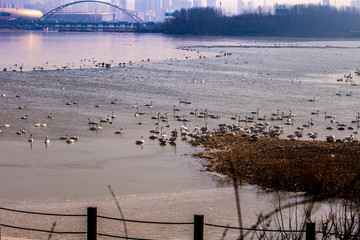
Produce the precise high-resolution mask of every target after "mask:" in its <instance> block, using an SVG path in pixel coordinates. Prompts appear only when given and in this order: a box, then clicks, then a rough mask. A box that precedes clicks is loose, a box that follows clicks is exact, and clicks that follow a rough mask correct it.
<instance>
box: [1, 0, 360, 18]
mask: <svg viewBox="0 0 360 240" xmlns="http://www.w3.org/2000/svg"><path fill="white" fill-rule="evenodd" d="M74 1H75V0H57V1H55V0H48V1H45V0H0V3H3V4H2V6H3V7H13V8H33V9H37V10H41V11H43V12H47V11H50V10H51V9H53V8H55V7H57V6H60V5H62V4H66V3H69V2H74ZM102 1H104V2H108V3H112V4H114V5H117V6H119V7H122V8H125V9H127V10H130V11H133V12H134V13H135V14H136V15H137V16H138V17H139V18H141V19H143V20H144V21H153V22H157V21H163V20H164V17H165V15H166V14H165V13H171V12H173V11H175V10H178V9H180V8H191V7H217V8H221V10H222V11H223V12H224V13H225V14H227V15H228V14H241V13H244V12H253V11H256V10H257V9H258V8H259V7H261V8H262V9H265V10H266V11H272V7H273V6H274V5H275V4H286V5H295V4H320V5H330V6H337V7H339V6H350V5H352V6H353V7H356V8H360V0H342V1H340V0H102ZM0 6H1V5H0ZM65 11H66V12H79V13H80V12H82V13H84V12H95V13H99V12H111V11H113V10H111V7H110V6H107V5H101V4H100V5H99V4H92V3H83V4H76V5H73V6H70V7H69V8H67V10H65ZM113 12H115V15H116V19H119V20H120V19H122V18H123V14H122V13H121V12H120V11H119V10H114V11H113Z"/></svg>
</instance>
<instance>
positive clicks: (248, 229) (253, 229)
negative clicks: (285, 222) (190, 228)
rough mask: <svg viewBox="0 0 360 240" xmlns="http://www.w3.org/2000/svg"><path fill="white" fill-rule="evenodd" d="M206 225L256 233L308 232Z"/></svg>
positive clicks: (206, 224)
mask: <svg viewBox="0 0 360 240" xmlns="http://www.w3.org/2000/svg"><path fill="white" fill-rule="evenodd" d="M204 225H205V226H209V227H218V228H229V229H237V230H245V231H256V232H288V233H296V232H306V230H276V229H257V228H240V227H231V226H222V225H216V224H210V223H204Z"/></svg>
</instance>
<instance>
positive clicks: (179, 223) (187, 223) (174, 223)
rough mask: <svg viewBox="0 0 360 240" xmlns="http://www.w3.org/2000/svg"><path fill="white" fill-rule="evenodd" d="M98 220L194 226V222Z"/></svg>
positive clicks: (109, 218) (111, 218)
mask: <svg viewBox="0 0 360 240" xmlns="http://www.w3.org/2000/svg"><path fill="white" fill-rule="evenodd" d="M97 217H98V218H103V219H108V220H117V221H124V222H133V223H148V224H163V225H194V223H193V222H151V221H141V220H130V219H121V218H113V217H105V216H97Z"/></svg>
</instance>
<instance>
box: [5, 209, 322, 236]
mask: <svg viewBox="0 0 360 240" xmlns="http://www.w3.org/2000/svg"><path fill="white" fill-rule="evenodd" d="M0 210H3V211H9V212H16V213H23V214H31V215H40V216H52V217H82V218H85V217H86V218H87V231H55V230H54V227H55V222H54V225H53V229H51V230H46V229H38V228H30V227H20V226H14V225H10V224H5V223H0V226H1V227H4V228H11V229H16V230H27V231H33V232H40V233H47V234H59V235H87V239H88V240H96V239H97V236H102V237H108V238H117V239H134V240H152V239H151V238H137V237H130V236H120V235H113V234H110V233H101V232H97V219H104V220H111V221H118V222H119V221H121V222H127V223H138V224H151V225H171V226H174V225H178V226H179V225H182V226H184V225H185V226H190V227H193V230H194V235H193V236H194V239H195V240H197V239H199V240H202V239H203V234H204V226H207V227H213V228H219V229H226V230H229V229H232V230H239V231H240V230H241V231H252V232H262V233H264V232H269V233H271V232H272V233H279V232H280V230H275V229H258V228H239V227H234V226H228V225H227V226H224V225H217V224H211V223H205V222H204V216H203V215H194V221H193V222H161V221H142V220H131V219H122V218H114V217H107V216H101V215H97V208H96V207H90V208H88V212H87V214H58V213H45V212H33V211H24V210H16V209H10V208H4V207H0ZM310 224H312V225H311V226H310V227H308V224H307V229H306V230H281V233H305V234H306V240H313V239H315V234H316V233H319V232H315V224H314V223H310ZM0 234H1V231H0ZM0 239H1V236H0Z"/></svg>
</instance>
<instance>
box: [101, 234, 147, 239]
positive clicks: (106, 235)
mask: <svg viewBox="0 0 360 240" xmlns="http://www.w3.org/2000/svg"><path fill="white" fill-rule="evenodd" d="M98 235H99V236H103V237H112V238H122V239H130V240H152V239H149V238H132V237H123V236H116V235H110V234H105V233H98Z"/></svg>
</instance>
